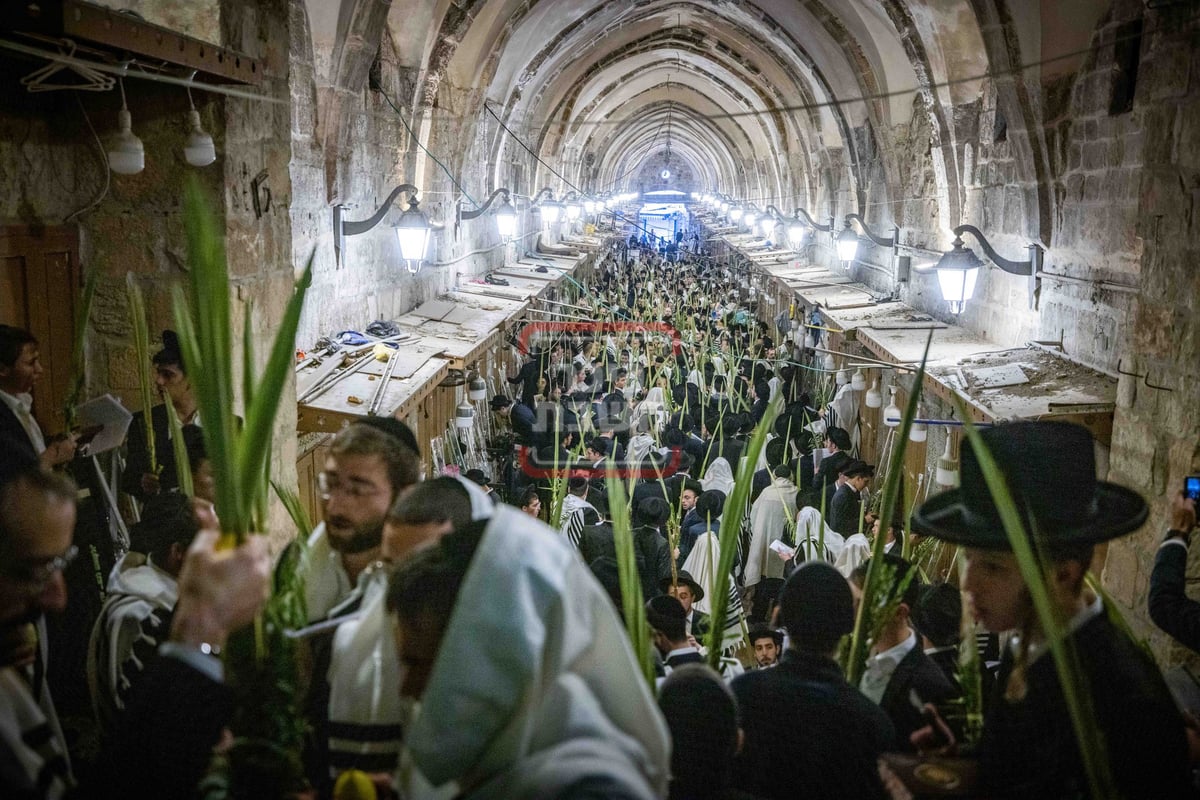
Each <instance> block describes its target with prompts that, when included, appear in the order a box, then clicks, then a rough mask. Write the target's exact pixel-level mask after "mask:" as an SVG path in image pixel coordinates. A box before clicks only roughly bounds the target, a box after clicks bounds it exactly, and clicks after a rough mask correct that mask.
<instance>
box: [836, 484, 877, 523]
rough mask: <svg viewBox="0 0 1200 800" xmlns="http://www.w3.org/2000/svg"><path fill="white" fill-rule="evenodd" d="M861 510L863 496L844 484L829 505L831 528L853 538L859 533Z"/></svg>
mask: <svg viewBox="0 0 1200 800" xmlns="http://www.w3.org/2000/svg"><path fill="white" fill-rule="evenodd" d="M860 508H862V495H861V494H859V493H858V492H856V491H854V489H852V488H850V485H849V484H845V483H843V484H842V485H841V487H840V488H839V489H838V490H837V492H835V493H834V495H833V500H832V501H831V502H830V503H829V505H828V511H829V513H828V516H829V527H831V528H833V529H834V530H835V531H837V532H838V533H840V534H842V535H843V536H853V535H854V534H856V533H858V512H859V509H860ZM864 524H865V523H864ZM866 532H867V533H869V532H870V531H866Z"/></svg>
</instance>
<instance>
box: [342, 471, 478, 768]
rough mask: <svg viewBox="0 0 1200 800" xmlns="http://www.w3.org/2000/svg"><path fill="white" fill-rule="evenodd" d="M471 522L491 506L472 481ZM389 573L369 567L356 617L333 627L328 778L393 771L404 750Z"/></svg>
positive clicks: (466, 484)
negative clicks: (356, 771) (344, 773)
mask: <svg viewBox="0 0 1200 800" xmlns="http://www.w3.org/2000/svg"><path fill="white" fill-rule="evenodd" d="M458 481H459V483H461V484H462V485H463V487H464V488H465V489H466V490H467V494H468V495H469V496H470V498H471V518H472V519H475V520H479V519H487V518H488V517H489V516H491V513H492V510H493V508H494V505H493V503H492V501H491V500H490V499H489V498H488V496H487V495H486V494H485V493H484V492H483V491H482V490H481V489H480V488H479V486H478V485H477V484H475V483H472V482H471V481H468V480H466V479H465V478H462V477H461V476H460V477H459V478H458ZM389 575H390V572H389V570H387V569H385V568H383V567H382V566H376V567H371V568H369V569H368V570H366V571H365V572H364V573H363V578H362V579H361V580H360V581H359V585H360V588H361V589H362V592H363V601H362V606H361V614H360V615H359V616H357V617H356V618H353V619H348V620H347V621H345V622H343V623H342V624H341V625H339V626H338V628H337V631H336V632H335V633H334V637H333V652H332V657H331V658H330V663H329V672H328V678H329V722H330V723H331V728H332V730H333V731H334V732H335V733H336V735H333V734H331V736H330V740H329V754H330V761H331V763H330V777H333V778H336V777H337V775H338V774H340V773H341V772H342V771H344V770H346V769H352V768H353V769H361V770H363V771H364V772H390V771H394V770H395V767H396V763H397V761H398V759H399V755H400V751H401V749H402V747H403V744H404V742H403V723H404V722H405V719H406V718H405V714H406V711H407V709H406V708H405V706H404V704H403V703H402V701H401V699H400V680H401V676H402V669H401V666H400V659H399V658H398V657H397V654H396V640H395V637H394V634H393V632H392V618H391V615H390V614H389V613H388V611H387V589H388V576H389Z"/></svg>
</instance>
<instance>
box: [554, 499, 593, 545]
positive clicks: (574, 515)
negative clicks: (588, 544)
mask: <svg viewBox="0 0 1200 800" xmlns="http://www.w3.org/2000/svg"><path fill="white" fill-rule="evenodd" d="M589 508H590V509H592V510H593V511H595V510H596V508H595V506H593V505H592V504H591V503H589V502H588V501H587V500H584V499H583V498H582V497H578V496H576V495H573V494H571V493H570V492H567V495H566V497H564V498H563V503H562V513H561V514H560V515H559V518H558V532H559V533H560V534H562V535H563V536H564V537H565V538H566V539H567V541H568V542H570V543H571V546H572V547H579V539H580V537H582V536H583V528H584V520H583V512H584V511H585V510H586V509H589Z"/></svg>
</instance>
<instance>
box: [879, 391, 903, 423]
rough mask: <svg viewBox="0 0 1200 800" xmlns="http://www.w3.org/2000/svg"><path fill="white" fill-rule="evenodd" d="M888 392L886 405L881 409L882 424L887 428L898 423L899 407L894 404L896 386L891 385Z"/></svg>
mask: <svg viewBox="0 0 1200 800" xmlns="http://www.w3.org/2000/svg"><path fill="white" fill-rule="evenodd" d="M888 392H889V396H888V406H887V408H885V409H884V410H883V424H884V425H887V426H888V427H889V428H896V427H899V425H900V407H899V406H898V405H896V387H895V386H893V387H891V388H890V389H888Z"/></svg>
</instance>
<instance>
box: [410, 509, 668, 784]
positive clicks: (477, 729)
mask: <svg viewBox="0 0 1200 800" xmlns="http://www.w3.org/2000/svg"><path fill="white" fill-rule="evenodd" d="M548 532H549V529H547V528H546V527H545V526H544V525H543V524H542V523H540V522H538V521H537V520H535V519H533V518H532V517H529V516H528V515H526V514H522V513H520V512H519V511H517V510H515V509H511V508H509V507H507V506H498V507H497V508H496V509H495V511H494V513H493V516H492V521H491V523H490V524H489V525H488V527H487V529H486V531H485V532H484V535H483V539H482V541H481V542H480V545H479V549H478V551H477V552H476V554H475V557H474V559H473V560H472V563H471V566H470V568H469V569H468V572H467V575H466V577H465V578H464V580H463V584H462V588H461V589H460V591H459V596H458V602H457V603H456V605H455V607H454V612H453V614H452V615H451V618H450V622H449V625H448V627H447V629H446V633H445V637H444V638H443V640H442V645H441V648H440V649H439V651H438V656H437V661H436V662H435V663H434V667H433V671H432V674H431V676H430V680H429V684H428V686H427V687H426V691H425V694H424V697H423V698H422V702H421V707H420V710H419V712H418V714H417V717H416V720H415V722H414V723H413V724H412V726H411V727H410V728H409V731H408V737H407V748H408V752H409V754H410V755H411V760H412V763H413V764H414V766H415V767H416V768H417V769H418V770H419V771H420V773H421V774H422V775H423V776H424V778H426V779H428V780H429V781H430V783H431V784H432V785H434V786H443V785H444V784H446V783H448V782H450V781H455V782H457V784H458V785H459V786H460V787H463V788H464V790H465V791H464V794H463V797H467V798H480V799H481V800H490V798H497V800H499V799H500V798H515V797H553V796H556V795H557V793H558V792H559V791H560V790H562V789H563V788H564V787H566V786H568V785H570V782H572V781H573V780H575V779H577V778H578V777H579V776H580V775H581V774H600V775H604V776H605V777H607V778H610V779H613V780H615V781H617V782H618V783H620V784H621V785H622V786H623V787H624V789H625V790H626V791H627V792H629V793H630V794H631V795H632V796H635V797H640V798H641V797H644V798H646V800H650V799H651V798H655V797H664V796H666V791H667V781H668V777H669V767H670V740H669V735H668V732H667V728H666V724H665V723H664V721H663V718H662V715H661V714H660V712H659V710H658V707H657V705H656V704H655V702H654V697H653V696H652V695H651V693H650V691H649V687H648V686H647V685H646V681H645V679H644V678H643V676H642V674H641V670H640V669H639V667H638V664H637V662H636V660H635V659H634V657H633V652H632V650H631V649H630V646H629V640H628V637H627V636H626V634H625V630H624V627H623V626H622V624H621V621H620V619H619V618H618V617H617V614H616V610H615V609H614V608H613V605H612V601H611V600H610V599H609V598H608V596H607V594H605V592H604V590H603V589H602V588H601V587H600V584H599V583H598V582H597V581H596V579H595V578H594V577H593V576H592V574H591V572H590V571H589V570H588V568H587V566H586V565H584V563H583V562H582V560H580V559H579V558H578V556H577V555H576V553H575V551H574V550H573V549H572V548H570V547H568V546H567V544H566V543H565V542H563V541H562V540H561V539H557V538H556V537H553V536H547V535H546V534H547V533H548Z"/></svg>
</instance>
